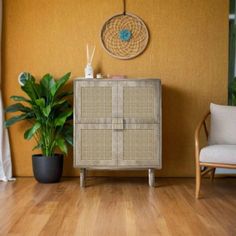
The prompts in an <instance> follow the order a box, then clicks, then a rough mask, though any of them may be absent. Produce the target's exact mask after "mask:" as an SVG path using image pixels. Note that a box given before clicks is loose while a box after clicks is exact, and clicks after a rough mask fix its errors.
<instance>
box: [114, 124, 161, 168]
mask: <svg viewBox="0 0 236 236" xmlns="http://www.w3.org/2000/svg"><path fill="white" fill-rule="evenodd" d="M117 134H118V166H124V167H136V168H143V167H156V168H160V167H161V159H160V157H161V142H160V126H159V124H125V125H124V129H123V130H122V131H121V130H120V131H117Z"/></svg>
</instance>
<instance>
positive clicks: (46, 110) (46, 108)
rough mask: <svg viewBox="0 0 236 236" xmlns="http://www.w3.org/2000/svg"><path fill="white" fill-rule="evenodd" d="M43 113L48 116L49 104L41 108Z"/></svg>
mask: <svg viewBox="0 0 236 236" xmlns="http://www.w3.org/2000/svg"><path fill="white" fill-rule="evenodd" d="M42 112H43V114H44V115H45V116H46V117H48V116H49V114H50V112H51V105H50V104H49V105H48V106H46V107H45V108H43V109H42Z"/></svg>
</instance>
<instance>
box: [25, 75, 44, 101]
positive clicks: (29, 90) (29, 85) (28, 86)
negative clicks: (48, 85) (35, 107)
mask: <svg viewBox="0 0 236 236" xmlns="http://www.w3.org/2000/svg"><path fill="white" fill-rule="evenodd" d="M28 74H29V73H28ZM21 89H22V90H23V91H24V92H25V93H26V94H27V95H28V96H29V97H30V98H31V99H32V101H33V102H34V101H35V100H36V99H37V98H39V97H40V89H39V85H38V84H36V83H35V78H34V77H33V76H32V75H31V74H29V75H28V79H27V80H26V81H25V84H24V85H23V86H21Z"/></svg>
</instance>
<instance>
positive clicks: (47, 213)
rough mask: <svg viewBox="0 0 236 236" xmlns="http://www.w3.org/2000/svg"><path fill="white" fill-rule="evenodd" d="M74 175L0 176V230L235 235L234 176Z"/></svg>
mask: <svg viewBox="0 0 236 236" xmlns="http://www.w3.org/2000/svg"><path fill="white" fill-rule="evenodd" d="M157 182H158V187H156V188H150V187H148V185H147V181H146V179H144V178H91V179H89V180H88V185H89V186H88V187H87V188H85V189H81V188H80V187H79V180H78V179H77V178H73V179H72V178H71V179H65V180H63V181H62V182H61V183H59V184H48V185H43V184H39V183H37V182H36V181H35V180H34V179H32V178H18V179H17V181H16V182H14V183H3V182H0V235H1V236H2V235H4V236H5V235H24V236H25V235H30V236H32V235H49V236H52V235H66V236H67V235H68V236H72V235H76V236H77V235H78V236H86V235H96V236H100V235H101V236H114V235H119V236H125V235H127V236H132V235H142V236H152V235H181V236H185V235H187V236H189V235H201V236H202V235H214V236H215V235H220V236H223V235H236V178H224V179H216V180H215V182H214V183H210V181H209V180H208V179H204V180H203V185H202V193H203V198H202V199H201V200H196V199H195V198H194V187H195V185H194V179H191V178H160V179H157Z"/></svg>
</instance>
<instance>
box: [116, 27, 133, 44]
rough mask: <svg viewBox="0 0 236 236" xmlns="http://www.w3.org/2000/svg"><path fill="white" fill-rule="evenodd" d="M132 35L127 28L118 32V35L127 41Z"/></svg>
mask: <svg viewBox="0 0 236 236" xmlns="http://www.w3.org/2000/svg"><path fill="white" fill-rule="evenodd" d="M131 36H132V33H131V31H130V30H128V29H122V30H121V31H120V32H119V37H120V39H121V40H122V41H129V40H130V38H131Z"/></svg>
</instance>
